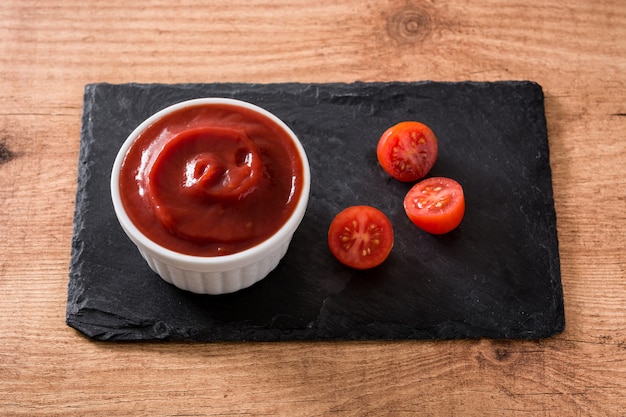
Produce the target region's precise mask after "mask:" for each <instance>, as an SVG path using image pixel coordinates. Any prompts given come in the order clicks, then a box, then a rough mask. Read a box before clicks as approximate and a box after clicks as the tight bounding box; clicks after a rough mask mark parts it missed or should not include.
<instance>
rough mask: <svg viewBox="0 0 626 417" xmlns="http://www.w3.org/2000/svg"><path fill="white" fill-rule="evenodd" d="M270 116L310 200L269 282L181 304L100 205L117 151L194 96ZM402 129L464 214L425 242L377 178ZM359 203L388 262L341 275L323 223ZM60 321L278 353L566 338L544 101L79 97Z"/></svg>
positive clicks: (263, 91)
mask: <svg viewBox="0 0 626 417" xmlns="http://www.w3.org/2000/svg"><path fill="white" fill-rule="evenodd" d="M211 96H213V97H231V98H236V99H241V100H245V101H249V102H252V103H254V104H257V105H259V106H261V107H264V108H266V109H268V110H269V111H271V112H273V113H275V114H276V115H277V116H278V117H280V118H281V119H283V120H284V121H285V122H286V123H287V124H288V125H289V126H290V127H291V128H292V129H293V130H294V131H295V133H296V134H297V135H298V136H299V137H300V139H301V141H302V143H303V145H304V148H305V149H306V151H307V153H308V157H309V160H310V164H311V173H312V189H311V197H310V203H309V207H308V210H307V213H306V215H305V217H304V220H303V222H302V224H301V226H300V228H299V229H298V231H297V232H296V234H295V236H294V238H293V241H292V244H291V247H290V249H289V251H288V253H287V255H286V257H285V258H284V259H283V261H282V262H281V263H280V265H279V266H278V267H277V269H276V270H274V271H273V272H272V273H271V274H270V275H269V276H268V277H267V278H266V279H264V280H262V281H261V282H259V283H257V284H255V285H254V286H252V287H250V288H248V289H245V290H242V291H240V292H237V293H234V294H229V295H219V296H210V295H197V294H192V293H189V292H185V291H181V290H179V289H177V288H175V287H173V286H171V285H170V284H167V283H165V282H164V281H162V280H161V279H160V278H159V277H158V276H157V275H156V274H154V273H153V272H151V270H150V269H149V268H148V266H147V265H146V264H145V262H144V261H143V259H142V258H141V256H140V255H139V253H138V252H137V250H136V249H135V247H134V246H133V244H132V243H131V242H130V240H129V239H128V238H127V237H126V235H125V234H124V232H123V231H122V229H121V228H120V226H119V225H118V223H117V220H116V218H115V215H114V212H113V207H112V203H111V199H110V193H109V181H110V170H111V167H112V165H113V160H114V158H115V155H116V153H117V150H118V148H119V147H120V146H121V144H122V142H123V141H124V140H125V138H126V137H127V136H128V134H129V133H130V132H131V131H132V130H133V129H134V128H135V127H136V126H137V125H138V124H139V123H141V122H142V121H143V120H144V119H146V118H147V117H149V116H150V115H151V114H153V113H155V112H157V111H158V110H161V109H162V108H164V107H166V106H168V105H171V104H174V103H177V102H180V101H183V100H187V99H192V98H198V97H211ZM403 120H418V121H421V122H424V123H426V124H427V125H429V126H430V127H431V128H432V129H433V130H434V132H435V134H436V135H437V137H438V139H439V149H440V152H439V157H438V159H437V162H436V164H435V166H434V168H433V169H432V171H431V173H430V174H429V176H446V177H451V178H454V179H456V180H457V181H458V182H460V183H461V184H462V185H463V187H464V190H465V193H466V204H467V209H466V215H465V218H464V220H463V222H462V223H461V225H460V226H459V228H458V229H456V230H454V231H453V232H451V233H449V234H447V235H443V236H433V235H429V234H427V233H425V232H422V231H421V230H419V229H417V228H416V227H414V226H413V225H412V224H411V223H410V221H409V220H408V218H407V217H406V215H405V213H404V209H403V198H404V195H405V193H406V192H407V191H408V190H409V188H410V187H411V185H412V184H406V183H400V182H398V181H395V180H393V179H391V178H390V177H389V176H388V175H387V174H386V173H385V172H384V171H383V170H382V169H381V168H380V166H379V165H378V162H377V159H376V144H377V142H378V138H379V137H380V135H381V134H382V132H383V131H384V130H386V129H387V128H388V127H389V126H391V125H393V124H395V123H398V122H400V121H403ZM356 204H368V205H372V206H375V207H377V208H379V209H381V210H382V211H383V212H385V213H386V214H387V215H388V216H389V218H390V220H391V222H392V223H393V226H394V230H395V234H396V236H395V246H394V249H393V251H392V253H391V256H390V257H389V259H388V260H387V261H386V262H385V263H384V264H383V265H381V266H380V267H377V268H375V269H372V270H369V271H355V270H351V269H349V268H347V267H344V266H342V265H341V264H339V263H338V262H337V261H336V260H335V259H334V258H333V257H332V255H331V254H330V252H329V250H328V248H327V243H326V239H327V237H326V233H327V230H328V226H329V224H330V222H331V220H332V219H333V217H334V216H335V214H336V213H338V212H339V211H341V210H342V209H344V208H345V207H347V206H351V205H356ZM66 320H67V324H68V325H69V326H71V327H73V328H75V329H77V330H79V331H80V332H82V333H84V334H85V335H86V336H88V337H90V338H93V339H97V340H113V341H138V340H190V341H286V340H377V339H378V340H380V339H384V340H401V339H456V338H482V337H484V338H513V339H537V338H545V337H549V336H551V335H554V334H556V333H559V332H561V331H562V330H563V328H564V325H565V318H564V310H563V294H562V288H561V277H560V261H559V252H558V239H557V230H556V214H555V209H554V201H553V193H552V177H551V169H550V160H549V147H548V138H547V132H546V121H545V115H544V102H543V92H542V89H541V87H540V86H539V85H538V84H536V83H533V82H528V81H507V82H492V83H478V82H461V83H445V82H444V83H441V82H414V83H400V82H392V83H350V84H342V83H329V84H300V83H286V84H241V83H239V84H226V83H218V84H178V85H163V84H121V85H111V84H90V85H87V86H86V88H85V95H84V111H83V118H82V130H81V142H80V156H79V163H78V189H77V195H76V209H75V219H74V235H73V240H72V254H71V262H70V271H69V286H68V300H67V318H66Z"/></svg>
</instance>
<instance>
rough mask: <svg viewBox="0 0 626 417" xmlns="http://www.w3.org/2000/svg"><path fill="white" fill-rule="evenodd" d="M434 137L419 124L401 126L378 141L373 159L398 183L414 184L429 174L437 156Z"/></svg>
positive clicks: (430, 131)
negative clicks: (376, 158) (412, 182)
mask: <svg viewBox="0 0 626 417" xmlns="http://www.w3.org/2000/svg"><path fill="white" fill-rule="evenodd" d="M438 150H439V148H438V143H437V137H436V136H435V134H434V133H433V131H432V130H431V129H430V128H429V127H428V126H426V125H425V124H423V123H420V122H401V123H398V124H396V125H394V126H392V127H390V128H389V129H387V130H386V131H385V132H384V133H383V134H382V136H381V137H380V139H379V141H378V146H377V147H376V156H377V157H378V162H379V163H380V165H381V166H382V167H383V169H384V170H385V171H387V173H388V174H389V175H391V176H392V177H393V178H395V179H397V180H399V181H405V182H409V181H417V180H419V179H420V178H423V177H425V176H426V174H428V172H429V171H430V170H431V168H432V167H433V165H434V164H435V161H436V160H437V153H438Z"/></svg>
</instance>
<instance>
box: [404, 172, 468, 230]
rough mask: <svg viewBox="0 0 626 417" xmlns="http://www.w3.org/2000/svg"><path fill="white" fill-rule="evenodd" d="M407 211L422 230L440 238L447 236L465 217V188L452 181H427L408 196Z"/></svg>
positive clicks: (406, 201) (447, 179)
mask: <svg viewBox="0 0 626 417" xmlns="http://www.w3.org/2000/svg"><path fill="white" fill-rule="evenodd" d="M404 210H405V211H406V214H407V216H408V217H409V219H410V220H411V221H412V222H413V224H415V225H416V226H417V227H419V228H420V229H422V230H424V231H426V232H428V233H432V234H437V235H439V234H444V233H448V232H450V231H452V230H454V229H456V228H457V226H458V225H459V224H460V223H461V220H463V216H464V215H465V195H464V194H463V187H461V185H460V184H459V183H458V182H456V181H454V180H453V179H450V178H445V177H432V178H428V179H425V180H423V181H420V182H418V183H417V184H415V185H414V186H413V188H411V189H410V190H409V192H408V193H407V194H406V196H405V197H404Z"/></svg>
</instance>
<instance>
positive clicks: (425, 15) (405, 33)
mask: <svg viewBox="0 0 626 417" xmlns="http://www.w3.org/2000/svg"><path fill="white" fill-rule="evenodd" d="M431 30H432V19H431V15H430V13H429V12H428V10H426V9H424V8H421V7H418V6H409V7H404V8H402V9H399V10H397V11H396V12H394V13H393V14H392V15H391V16H390V17H389V18H388V19H387V32H388V33H389V36H390V37H391V38H392V39H394V40H395V41H397V42H399V43H415V42H420V41H423V40H424V39H425V38H426V37H427V36H428V34H429V33H430V32H431Z"/></svg>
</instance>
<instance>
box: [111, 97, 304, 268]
mask: <svg viewBox="0 0 626 417" xmlns="http://www.w3.org/2000/svg"><path fill="white" fill-rule="evenodd" d="M303 169H304V168H303V163H302V160H301V159H300V156H299V154H298V150H297V147H296V145H294V143H293V141H292V139H291V137H290V136H289V134H288V133H287V132H285V131H284V129H282V128H281V127H280V126H278V125H277V124H276V123H275V122H274V121H272V120H271V119H269V118H267V117H265V116H263V115H260V114H258V113H256V112H254V111H252V110H248V109H245V108H240V107H236V106H231V105H228V104H209V105H206V104H204V105H203V104H199V105H197V106H194V107H189V108H182V109H179V110H177V111H175V112H173V113H170V114H169V115H166V116H165V117H164V118H162V119H160V120H158V121H156V122H154V123H153V124H151V125H150V126H148V127H147V128H146V129H145V130H144V131H143V132H142V133H140V135H139V136H138V137H137V139H136V140H135V142H134V143H133V145H132V146H131V147H130V148H129V150H128V152H127V154H126V156H125V159H124V162H123V164H122V167H121V172H120V182H119V187H120V188H119V189H120V195H121V200H122V204H123V205H124V208H125V210H126V212H127V213H128V216H129V217H130V219H131V221H132V222H133V223H134V224H135V226H136V227H137V228H138V229H139V230H140V231H141V232H142V233H143V234H145V235H146V236H147V237H148V238H150V239H151V240H153V241H155V242H156V243H158V244H160V245H161V246H164V247H166V248H168V249H170V250H173V251H176V252H180V253H184V254H188V255H194V256H220V255H227V254H232V253H236V252H239V251H242V250H245V249H248V248H250V247H252V246H254V245H256V244H258V243H260V242H262V241H264V240H266V239H267V238H269V237H270V236H271V235H272V234H273V233H275V232H276V230H278V229H279V228H280V227H281V226H282V225H283V224H284V223H285V222H286V221H287V219H288V218H289V216H290V215H291V213H292V212H293V210H294V208H295V206H296V204H297V202H298V200H299V197H300V194H301V193H302V188H303Z"/></svg>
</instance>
